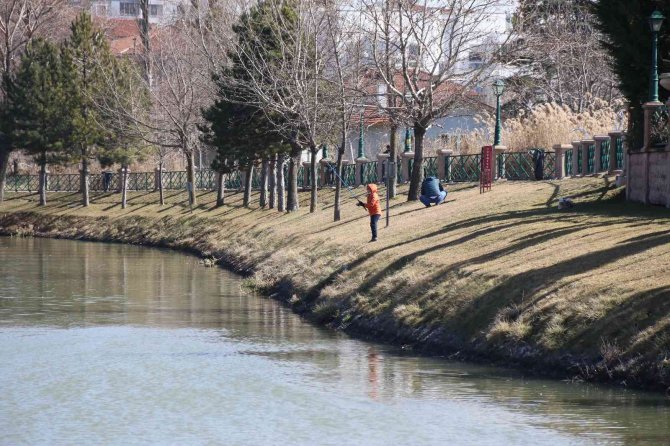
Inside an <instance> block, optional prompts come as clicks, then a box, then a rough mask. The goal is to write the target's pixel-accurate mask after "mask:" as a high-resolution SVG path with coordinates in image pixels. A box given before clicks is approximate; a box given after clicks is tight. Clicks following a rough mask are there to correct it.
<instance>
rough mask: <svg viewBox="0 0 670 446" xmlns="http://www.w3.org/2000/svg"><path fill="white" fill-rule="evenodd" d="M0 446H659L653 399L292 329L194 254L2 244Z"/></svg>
mask: <svg viewBox="0 0 670 446" xmlns="http://www.w3.org/2000/svg"><path fill="white" fill-rule="evenodd" d="M0 443H2V444H7V445H16V444H123V445H126V444H180V445H184V444H226V445H385V446H390V445H446V444H451V445H461V444H463V445H516V444H530V445H545V444H546V445H552V446H557V445H582V444H584V445H587V444H604V445H605V444H606V445H619V444H621V445H641V444H649V445H661V444H670V401H669V400H668V399H666V398H664V397H663V396H661V395H656V394H650V393H644V392H633V391H627V390H621V389H614V388H607V387H598V386H592V385H576V384H570V383H564V382H560V381H546V380H537V379H525V378H524V377H523V376H521V375H520V374H519V373H518V372H512V371H508V370H501V369H496V368H488V367H482V366H477V365H472V364H463V363H459V362H452V361H447V360H444V359H440V358H427V357H420V356H416V355H412V354H409V353H404V352H402V351H399V350H398V349H394V348H391V347H385V346H380V345H376V344H371V343H366V342H361V341H357V340H352V339H350V338H348V337H347V336H345V335H342V334H338V333H334V332H331V331H328V330H325V329H321V328H318V327H315V326H313V325H311V324H308V323H305V322H304V321H302V320H301V319H300V318H299V317H297V316H296V315H294V314H292V313H291V312H290V311H289V310H287V309H285V308H283V307H281V306H280V305H279V304H277V303H276V302H274V301H271V300H269V299H266V298H263V297H260V296H255V295H253V294H250V293H249V292H247V291H245V290H243V289H242V287H241V279H240V278H239V277H237V276H235V275H233V274H230V273H227V272H225V271H222V270H220V269H218V268H205V267H203V266H202V265H200V264H199V262H198V260H197V259H196V258H194V257H190V256H187V255H182V254H178V253H172V252H167V251H162V250H156V249H148V248H141V247H132V246H123V245H109V244H95V243H84V242H74V241H62V240H44V239H30V238H27V239H16V238H0Z"/></svg>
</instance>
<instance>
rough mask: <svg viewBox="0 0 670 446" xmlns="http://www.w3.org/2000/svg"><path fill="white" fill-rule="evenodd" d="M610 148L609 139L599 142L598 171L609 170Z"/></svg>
mask: <svg viewBox="0 0 670 446" xmlns="http://www.w3.org/2000/svg"><path fill="white" fill-rule="evenodd" d="M610 147H611V145H610V140H609V139H605V140H603V141H601V142H600V170H609V168H610Z"/></svg>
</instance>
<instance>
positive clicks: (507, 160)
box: [499, 152, 535, 180]
mask: <svg viewBox="0 0 670 446" xmlns="http://www.w3.org/2000/svg"><path fill="white" fill-rule="evenodd" d="M501 155H502V156H501V157H500V158H501V159H502V162H503V163H504V166H505V170H504V176H505V178H507V179H508V180H530V179H533V178H535V160H534V158H533V155H532V154H531V153H528V152H513V153H503V154H501ZM499 175H500V173H499Z"/></svg>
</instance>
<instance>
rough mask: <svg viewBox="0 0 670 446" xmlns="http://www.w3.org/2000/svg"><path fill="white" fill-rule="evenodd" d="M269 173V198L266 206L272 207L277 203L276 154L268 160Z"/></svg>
mask: <svg viewBox="0 0 670 446" xmlns="http://www.w3.org/2000/svg"><path fill="white" fill-rule="evenodd" d="M269 173H270V175H269V178H268V185H269V187H270V200H269V203H268V207H269V208H270V209H274V208H275V206H276V205H277V155H273V156H272V159H271V160H270V166H269Z"/></svg>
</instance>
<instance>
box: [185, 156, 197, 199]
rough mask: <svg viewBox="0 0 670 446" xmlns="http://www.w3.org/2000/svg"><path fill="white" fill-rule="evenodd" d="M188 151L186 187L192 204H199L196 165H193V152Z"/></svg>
mask: <svg viewBox="0 0 670 446" xmlns="http://www.w3.org/2000/svg"><path fill="white" fill-rule="evenodd" d="M185 153H186V188H187V190H188V202H189V204H190V205H191V206H196V205H197V204H198V202H197V198H196V195H195V166H194V165H193V152H191V151H190V150H189V151H185Z"/></svg>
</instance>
